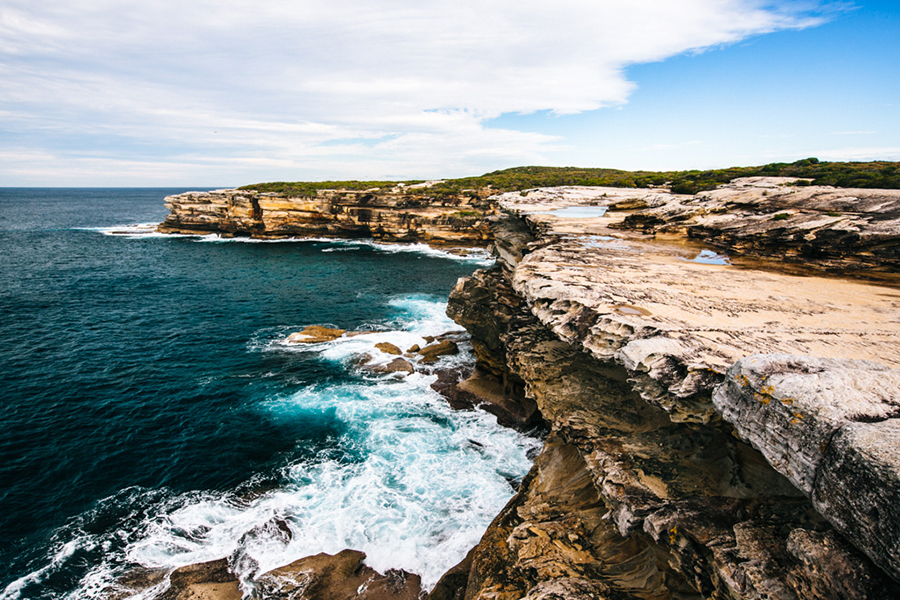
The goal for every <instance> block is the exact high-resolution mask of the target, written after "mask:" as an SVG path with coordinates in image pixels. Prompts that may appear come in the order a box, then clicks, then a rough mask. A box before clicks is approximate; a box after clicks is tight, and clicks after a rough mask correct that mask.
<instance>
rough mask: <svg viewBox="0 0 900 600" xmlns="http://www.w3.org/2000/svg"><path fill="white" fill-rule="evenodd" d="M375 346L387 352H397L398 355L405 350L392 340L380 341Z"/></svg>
mask: <svg viewBox="0 0 900 600" xmlns="http://www.w3.org/2000/svg"><path fill="white" fill-rule="evenodd" d="M375 347H376V348H378V349H379V350H381V351H382V352H385V353H387V354H396V355H397V356H399V355H401V354H403V351H402V350H401V349H400V348H398V347H397V346H395V345H394V344H392V343H390V342H380V343H378V344H375Z"/></svg>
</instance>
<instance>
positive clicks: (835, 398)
mask: <svg viewBox="0 0 900 600" xmlns="http://www.w3.org/2000/svg"><path fill="white" fill-rule="evenodd" d="M791 181H792V180H784V179H772V178H767V179H756V180H753V181H738V182H735V183H733V184H731V185H730V186H723V188H720V190H717V191H714V192H707V193H705V194H700V195H697V196H679V195H675V194H670V193H668V192H667V191H665V190H640V191H635V190H621V189H615V188H570V189H560V188H557V189H548V190H533V191H530V192H528V193H526V194H522V193H517V194H505V195H501V196H499V197H498V198H497V200H498V202H499V204H500V205H501V207H502V208H503V210H504V211H505V216H504V217H503V218H502V219H498V220H496V221H495V223H494V233H495V236H496V241H495V245H496V249H497V254H498V256H499V258H500V260H499V263H498V266H497V267H495V268H493V269H491V270H484V271H479V272H476V273H475V274H474V275H473V276H471V277H469V278H464V279H462V280H460V282H459V283H458V284H457V286H456V287H455V289H454V290H453V292H452V294H451V297H450V303H449V309H448V313H449V314H450V315H451V317H453V318H454V319H455V320H456V321H457V322H458V323H460V324H461V325H463V326H465V327H466V329H467V330H469V332H470V333H471V335H472V339H473V347H474V348H475V351H476V356H477V358H478V364H477V365H476V373H475V377H476V378H478V379H479V380H482V381H484V380H492V379H493V380H494V381H496V382H497V383H498V385H499V386H502V389H504V390H505V398H504V400H503V401H504V403H505V404H507V405H514V404H515V403H516V402H521V403H522V405H523V406H525V407H530V406H531V405H532V404H533V405H535V406H536V411H537V413H538V414H539V415H540V416H541V417H542V418H543V419H544V420H545V421H546V423H547V424H548V426H549V427H550V434H549V436H548V438H547V441H546V444H545V447H544V451H543V453H542V454H541V455H540V456H539V457H538V459H537V460H536V462H535V465H534V467H533V468H532V470H531V473H530V474H529V476H528V477H527V478H526V480H525V482H524V483H523V486H522V489H521V490H520V491H519V493H518V494H517V495H516V496H515V497H514V498H513V499H512V500H511V501H510V503H509V504H508V505H507V507H506V508H505V509H504V511H503V512H502V513H501V514H500V515H499V516H498V517H497V518H496V519H495V521H494V522H493V523H492V525H491V526H490V528H489V529H488V531H487V533H486V534H485V536H484V538H483V539H482V541H481V543H480V544H479V545H478V546H477V547H476V548H475V549H474V551H473V552H472V553H471V554H470V556H469V557H468V558H467V561H465V562H464V563H463V564H462V565H460V567H459V568H458V569H457V572H456V573H455V574H454V577H452V578H451V577H448V578H447V579H446V580H444V581H442V582H440V583H439V584H438V586H437V587H436V588H435V589H434V590H433V591H432V593H431V597H432V598H433V599H435V600H437V599H444V598H466V599H467V600H471V599H476V598H477V599H482V598H503V599H506V598H508V599H513V598H523V597H524V598H531V599H537V598H550V597H553V598H642V599H668V598H760V599H762V598H767V599H774V598H778V599H785V600H787V599H792V600H793V599H805V598H823V599H824V598H829V599H830V598H835V599H836V598H873V599H874V598H898V597H900V586H898V582H900V569H898V562H897V557H898V556H900V542H898V540H900V535H898V534H900V531H898V527H900V512H898V511H897V509H896V502H895V501H893V500H892V498H896V497H897V493H898V492H900V488H898V482H900V450H898V447H900V445H898V441H897V440H898V439H900V438H898V436H897V433H898V432H900V429H898V426H900V393H898V391H897V390H898V388H900V371H898V370H897V369H898V367H900V347H898V345H897V343H896V340H897V339H900V338H898V334H900V319H898V317H897V315H898V314H900V313H898V308H900V292H898V290H897V288H896V287H894V286H893V285H885V282H887V283H891V282H892V281H893V279H892V277H893V275H894V274H895V273H896V264H895V262H894V257H895V256H896V252H897V249H898V243H897V241H898V233H900V227H898V221H897V211H896V206H897V205H896V202H897V199H898V197H900V195H898V194H897V193H896V192H893V191H882V190H834V189H833V188H827V189H826V188H814V187H803V188H793V187H792V186H791V185H790V183H791ZM838 206H839V207H840V210H841V213H840V215H837V214H833V215H832V214H829V213H837V210H836V209H837V208H838ZM873 206H879V207H880V209H878V210H875V209H873V208H872V207H873ZM781 215H785V216H781ZM748 221H752V222H754V223H756V225H757V226H756V227H754V228H750V227H748V226H747V225H746V222H748ZM741 223H743V224H741ZM723 231H725V232H729V233H728V236H725V235H724V234H722V232H723ZM711 232H712V233H711ZM835 232H843V233H841V236H843V237H841V239H842V240H843V241H842V242H841V243H836V242H835V239H837V237H840V236H838V235H837V234H836V233H835ZM773 259H777V260H773ZM785 263H792V264H788V265H787V267H786V266H785ZM798 267H800V268H798ZM834 273H844V274H846V273H855V274H856V275H858V276H859V275H862V276H865V277H868V278H871V279H874V280H880V281H881V283H879V284H876V283H872V282H869V281H865V280H862V279H860V278H853V279H850V278H843V277H835V276H834ZM486 400H488V399H487V398H486ZM460 571H462V572H464V573H466V575H465V576H464V577H463V576H462V575H460Z"/></svg>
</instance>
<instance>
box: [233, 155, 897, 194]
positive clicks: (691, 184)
mask: <svg viewBox="0 0 900 600" xmlns="http://www.w3.org/2000/svg"><path fill="white" fill-rule="evenodd" d="M898 167H900V162H888V161H875V162H826V161H820V160H819V159H817V158H805V159H802V160H798V161H794V162H792V163H769V164H767V165H762V166H756V167H729V168H726V169H711V170H706V171H700V170H692V171H623V170H619V169H603V168H579V167H514V168H511V169H503V170H501V171H492V172H490V173H486V174H484V175H481V176H479V177H462V178H459V179H447V180H444V181H440V182H437V183H435V184H433V185H430V186H428V188H427V189H428V191H429V192H430V193H432V194H435V195H445V194H458V193H459V192H462V191H464V190H475V191H480V190H490V192H492V193H496V192H513V191H521V190H527V189H531V188H537V187H556V186H565V185H583V186H609V187H625V188H649V187H659V186H666V187H669V188H670V189H671V190H672V191H673V192H675V193H680V194H696V193H697V192H700V191H704V190H711V189H714V188H715V187H716V186H717V185H720V184H723V183H728V182H729V181H731V180H732V179H735V178H737V177H758V176H769V177H800V178H803V179H801V180H800V181H798V182H797V183H796V184H795V185H831V186H835V187H845V188H882V189H900V168H898ZM421 183H423V182H422V181H421V180H415V181H355V180H353V181H294V182H284V181H276V182H271V183H257V184H253V185H247V186H244V187H242V188H240V189H253V190H257V191H260V192H277V193H282V194H286V195H289V196H309V197H311V196H315V195H316V192H317V191H318V190H326V189H343V190H360V191H362V190H372V189H383V188H393V187H395V186H397V185H398V184H403V185H416V184H421Z"/></svg>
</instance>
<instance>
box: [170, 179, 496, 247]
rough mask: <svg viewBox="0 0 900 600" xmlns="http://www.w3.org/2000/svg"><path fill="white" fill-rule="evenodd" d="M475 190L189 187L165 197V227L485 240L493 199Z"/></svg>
mask: <svg viewBox="0 0 900 600" xmlns="http://www.w3.org/2000/svg"><path fill="white" fill-rule="evenodd" d="M483 195H484V194H481V195H480V194H479V193H478V192H474V191H473V192H467V193H454V194H429V192H428V188H427V187H414V186H397V187H395V188H390V189H373V190H369V191H352V190H319V191H318V192H317V193H316V195H315V196H314V197H306V196H301V197H290V196H287V195H284V194H277V193H272V192H265V193H261V192H256V191H253V190H216V191H212V192H187V193H184V194H178V195H175V196H169V197H168V198H166V206H167V207H168V208H169V210H170V211H171V212H170V213H169V215H168V216H167V217H166V220H165V221H163V223H161V224H160V226H159V231H160V232H162V233H187V234H197V233H199V234H205V233H218V234H222V235H226V236H249V237H254V238H267V239H274V238H286V237H294V236H298V237H336V238H374V239H376V240H380V241H385V242H424V243H428V244H432V245H449V246H485V245H487V244H488V242H489V240H490V229H489V227H488V224H487V222H486V220H485V217H486V214H485V213H486V212H490V210H491V203H490V202H487V201H486V200H485V199H484V198H483Z"/></svg>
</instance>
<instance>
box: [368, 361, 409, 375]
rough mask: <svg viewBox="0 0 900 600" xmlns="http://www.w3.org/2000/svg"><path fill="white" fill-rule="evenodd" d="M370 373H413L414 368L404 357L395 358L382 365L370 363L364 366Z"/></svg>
mask: <svg viewBox="0 0 900 600" xmlns="http://www.w3.org/2000/svg"><path fill="white" fill-rule="evenodd" d="M366 368H367V370H369V371H371V372H372V373H415V372H416V369H415V367H413V366H412V363H411V362H409V361H408V360H406V359H405V358H395V359H394V360H392V361H391V362H389V363H387V364H383V365H371V366H367V367H366Z"/></svg>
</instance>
